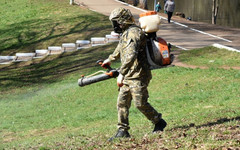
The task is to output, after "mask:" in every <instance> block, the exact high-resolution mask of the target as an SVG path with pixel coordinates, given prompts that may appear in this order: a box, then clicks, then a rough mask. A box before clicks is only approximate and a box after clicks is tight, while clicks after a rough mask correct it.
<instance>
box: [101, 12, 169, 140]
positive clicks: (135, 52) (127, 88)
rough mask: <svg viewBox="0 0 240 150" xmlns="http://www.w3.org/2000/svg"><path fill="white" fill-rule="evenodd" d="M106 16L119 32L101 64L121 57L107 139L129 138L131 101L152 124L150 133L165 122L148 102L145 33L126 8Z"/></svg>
mask: <svg viewBox="0 0 240 150" xmlns="http://www.w3.org/2000/svg"><path fill="white" fill-rule="evenodd" d="M109 19H110V21H111V22H112V24H113V27H114V31H115V32H117V33H120V34H122V35H121V37H120V41H119V44H118V46H117V48H116V49H115V51H114V52H113V54H111V55H110V56H109V57H108V59H106V60H105V61H104V62H103V65H102V66H103V67H104V65H106V64H109V63H110V62H111V61H115V60H116V59H118V58H120V59H121V67H120V69H119V76H118V79H117V85H118V86H119V87H120V91H119V95H118V100H117V108H118V131H117V134H116V135H115V136H113V137H112V138H110V139H109V140H110V141H112V140H113V139H114V138H119V137H130V134H129V133H128V130H129V129H130V127H129V121H128V115H129V108H130V106H131V100H133V101H134V104H135V106H136V107H137V108H138V109H139V110H140V111H141V112H142V113H143V114H144V115H145V116H146V117H147V119H149V120H150V121H152V123H153V124H155V128H154V130H153V132H156V131H163V129H164V128H165V126H166V122H165V121H164V120H163V119H161V114H160V113H158V112H157V111H156V110H155V109H154V108H153V107H152V106H151V105H150V104H149V103H148V97H149V96H148V90H147V87H148V84H149V82H150V80H151V78H152V75H151V70H150V69H149V67H150V66H149V64H148V61H147V56H146V50H145V48H146V36H145V34H144V32H143V31H142V30H141V28H139V27H138V26H136V25H135V22H134V19H133V16H132V14H131V12H130V11H129V10H128V9H125V8H117V9H114V10H113V11H112V13H111V15H110V17H109Z"/></svg>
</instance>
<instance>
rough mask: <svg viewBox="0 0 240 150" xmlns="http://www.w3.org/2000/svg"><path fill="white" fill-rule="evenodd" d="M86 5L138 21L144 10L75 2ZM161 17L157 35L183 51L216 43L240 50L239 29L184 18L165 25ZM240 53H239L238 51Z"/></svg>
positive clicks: (113, 2) (103, 1) (108, 1)
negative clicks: (123, 11)
mask: <svg viewBox="0 0 240 150" xmlns="http://www.w3.org/2000/svg"><path fill="white" fill-rule="evenodd" d="M75 1H76V2H78V3H81V4H84V5H86V6H87V7H88V8H89V9H90V10H93V11H96V12H99V13H102V14H104V15H107V16H109V15H110V13H111V11H112V10H113V9H115V8H117V7H124V8H127V9H130V10H131V12H132V14H133V15H134V17H135V20H138V18H139V14H140V13H143V12H144V11H146V10H143V9H140V8H136V7H133V6H131V5H128V4H126V3H122V2H120V1H118V0H75ZM159 15H160V16H161V18H162V19H161V21H162V23H161V28H160V30H159V31H158V32H157V35H158V36H160V37H162V38H163V39H165V40H166V41H167V42H169V43H171V44H172V45H175V46H177V47H179V48H181V49H183V50H190V49H194V48H201V47H205V46H210V45H213V44H214V43H218V44H221V45H225V46H229V47H232V48H235V49H237V50H240V29H236V28H228V27H222V26H217V25H211V24H207V23H201V22H194V21H188V20H186V19H184V18H180V17H177V16H174V17H173V18H172V21H173V22H171V23H170V24H169V23H167V20H166V17H167V16H166V14H162V13H159ZM239 52H240V51H239Z"/></svg>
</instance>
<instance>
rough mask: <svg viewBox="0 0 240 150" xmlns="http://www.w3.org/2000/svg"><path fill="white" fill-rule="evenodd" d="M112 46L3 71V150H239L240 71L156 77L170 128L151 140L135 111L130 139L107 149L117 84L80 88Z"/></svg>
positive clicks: (155, 93) (155, 101)
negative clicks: (223, 149) (221, 149)
mask: <svg viewBox="0 0 240 150" xmlns="http://www.w3.org/2000/svg"><path fill="white" fill-rule="evenodd" d="M115 46H116V43H113V44H109V45H106V46H103V47H94V48H90V49H85V50H82V51H77V52H72V53H65V54H64V55H61V57H60V56H59V57H58V58H57V59H55V60H51V61H47V62H40V63H37V64H32V65H30V66H24V67H22V68H15V69H14V68H12V69H5V70H4V71H1V72H0V75H1V79H0V80H1V85H4V87H5V89H3V88H2V89H1V96H0V99H1V100H0V110H1V111H0V120H1V124H0V134H1V139H0V140H1V142H0V143H2V144H1V148H6V149H11V148H16V149H31V148H35V149H71V148H72V149H78V148H80V149H94V148H96V149H134V148H137V149H158V148H162V149H164V148H168V149H175V148H182V149H193V148H198V149H214V148H216V149H219V148H229V147H233V148H237V147H239V133H240V130H239V120H240V118H239V115H240V105H239V104H240V101H239V100H240V93H239V87H240V82H239V81H240V72H239V70H233V69H230V70H225V69H218V68H213V67H212V68H210V69H188V68H181V67H170V68H164V69H158V70H153V71H152V74H153V79H152V81H151V83H150V86H149V93H150V99H149V102H150V103H151V104H152V105H153V106H154V107H155V108H156V109H157V110H158V111H159V112H161V113H162V114H163V117H164V119H165V120H166V121H167V122H168V126H167V128H166V130H165V131H164V133H159V134H151V131H152V129H153V125H152V124H151V123H150V122H149V121H147V119H146V118H145V117H144V116H143V115H142V114H141V113H140V112H139V111H138V110H137V109H136V108H135V107H134V105H133V106H132V108H131V109H130V125H131V130H130V133H131V135H132V138H131V139H129V140H128V139H125V140H124V139H123V140H120V141H118V140H116V141H114V142H113V143H108V142H107V139H108V138H109V137H111V136H112V135H114V134H115V132H116V124H117V110H116V99H117V94H118V91H117V89H118V88H117V86H116V80H115V79H110V80H107V81H104V82H99V83H96V84H92V85H89V86H85V87H79V86H78V85H77V80H78V79H79V78H80V75H81V74H85V75H88V74H91V73H94V72H96V71H97V70H100V69H101V68H100V67H99V66H98V65H96V64H95V61H96V60H98V59H100V58H106V57H107V55H108V54H110V53H111V52H112V49H114V47H115ZM236 55H239V54H238V53H236ZM193 57H194V56H193ZM86 60H88V61H86ZM66 61H68V63H66V64H65V63H64V62H66ZM118 66H119V64H118V63H115V64H113V67H118ZM51 68H52V69H51ZM46 70H49V71H46ZM50 70H54V71H52V72H51V71H50ZM32 71H33V72H32ZM26 72H27V73H26ZM26 74H29V77H26ZM38 74H39V76H38ZM2 77H3V78H2ZM16 78H18V80H16ZM8 79H9V80H8ZM22 79H23V80H22ZM43 79H46V80H43ZM33 81H34V82H33ZM5 82H7V83H8V84H6V83H5ZM4 83H5V84H4ZM1 87H2V86H1Z"/></svg>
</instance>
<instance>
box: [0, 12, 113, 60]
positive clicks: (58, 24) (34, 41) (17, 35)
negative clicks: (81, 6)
mask: <svg viewBox="0 0 240 150" xmlns="http://www.w3.org/2000/svg"><path fill="white" fill-rule="evenodd" d="M110 28H111V25H110V22H109V20H107V17H102V16H100V15H99V16H98V15H78V16H76V15H75V16H74V17H65V18H62V19H57V20H53V19H33V20H28V21H23V22H20V23H16V24H11V25H9V26H8V27H7V28H4V29H0V43H1V45H0V54H1V53H2V54H5V55H13V54H15V53H16V52H19V51H21V52H26V51H34V50H35V49H37V48H41V49H44V48H46V46H51V45H50V44H53V45H54V44H56V45H59V44H62V43H63V42H64V41H65V42H66V41H72V42H75V41H76V40H77V39H78V38H83V39H90V38H91V37H92V36H93V35H97V34H99V33H101V32H106V31H107V30H109V29H110ZM83 35H84V36H83ZM103 35H104V34H103ZM81 36H82V37H81ZM48 44H49V45H48Z"/></svg>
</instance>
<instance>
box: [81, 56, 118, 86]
mask: <svg viewBox="0 0 240 150" xmlns="http://www.w3.org/2000/svg"><path fill="white" fill-rule="evenodd" d="M102 63H103V60H98V61H97V64H99V65H100V66H101V65H102ZM104 68H106V69H107V71H102V70H101V71H98V72H96V73H94V74H91V75H89V76H86V77H85V76H83V75H82V78H80V79H79V80H78V85H79V86H81V87H83V86H85V85H89V84H92V83H96V82H100V81H104V80H107V79H110V78H116V77H117V76H118V75H119V72H118V70H117V69H113V68H111V67H110V64H105V65H104ZM99 73H101V74H99Z"/></svg>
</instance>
